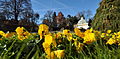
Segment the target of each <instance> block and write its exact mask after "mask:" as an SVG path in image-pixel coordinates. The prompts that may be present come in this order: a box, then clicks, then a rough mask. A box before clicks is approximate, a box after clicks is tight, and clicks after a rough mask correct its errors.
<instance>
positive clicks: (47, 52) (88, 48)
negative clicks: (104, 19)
mask: <svg viewBox="0 0 120 59" xmlns="http://www.w3.org/2000/svg"><path fill="white" fill-rule="evenodd" d="M48 29H49V28H48V26H47V25H45V24H41V25H40V26H39V30H38V33H29V32H28V31H27V30H26V29H25V28H23V27H17V28H16V30H15V31H16V32H10V33H4V32H3V31H0V58H1V59H30V58H33V59H45V58H48V59H61V58H64V59H70V58H73V59H74V58H78V59H80V58H81V59H84V58H87V59H88V58H91V59H92V58H95V59H109V58H112V59H118V58H120V57H119V55H120V49H119V48H120V47H119V45H120V31H119V32H117V33H115V32H112V31H111V30H108V31H107V32H105V33H102V32H100V31H95V30H93V29H92V28H91V29H88V30H86V31H85V32H81V31H80V30H79V29H78V28H75V29H74V33H73V32H72V33H71V32H70V30H67V29H65V30H63V32H52V33H51V32H49V30H48Z"/></svg>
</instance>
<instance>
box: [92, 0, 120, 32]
mask: <svg viewBox="0 0 120 59" xmlns="http://www.w3.org/2000/svg"><path fill="white" fill-rule="evenodd" d="M92 27H93V29H95V30H101V31H103V32H104V31H106V30H109V29H110V30H112V31H115V32H117V31H119V30H120V0H102V2H101V3H100V6H99V8H98V9H97V13H96V14H95V16H94V20H93V21H92Z"/></svg>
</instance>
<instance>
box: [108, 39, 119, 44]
mask: <svg viewBox="0 0 120 59" xmlns="http://www.w3.org/2000/svg"><path fill="white" fill-rule="evenodd" d="M116 42H117V41H116V40H115V39H112V38H110V39H109V40H108V41H107V42H106V44H110V45H112V44H115V43H116Z"/></svg>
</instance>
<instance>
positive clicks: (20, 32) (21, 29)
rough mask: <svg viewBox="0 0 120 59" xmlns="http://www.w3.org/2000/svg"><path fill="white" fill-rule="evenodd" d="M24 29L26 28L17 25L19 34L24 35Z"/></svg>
mask: <svg viewBox="0 0 120 59" xmlns="http://www.w3.org/2000/svg"><path fill="white" fill-rule="evenodd" d="M23 29H24V28H23V27H17V28H16V30H15V31H16V33H17V34H18V35H22V33H23Z"/></svg>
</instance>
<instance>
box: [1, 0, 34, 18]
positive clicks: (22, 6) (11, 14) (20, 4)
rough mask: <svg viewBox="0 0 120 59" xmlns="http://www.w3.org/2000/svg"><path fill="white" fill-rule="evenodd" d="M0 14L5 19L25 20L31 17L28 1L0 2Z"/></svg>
mask: <svg viewBox="0 0 120 59" xmlns="http://www.w3.org/2000/svg"><path fill="white" fill-rule="evenodd" d="M0 13H2V14H3V15H5V17H6V18H7V19H9V20H10V19H15V20H19V19H25V18H26V17H27V18H31V17H32V16H33V10H32V8H31V1H30V0H1V1H0Z"/></svg>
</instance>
